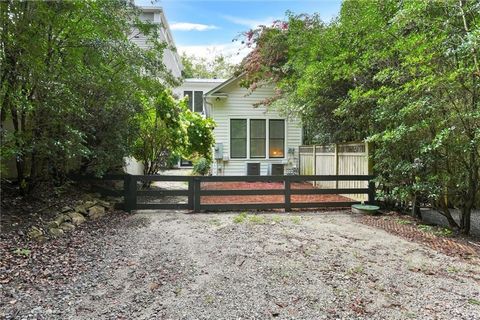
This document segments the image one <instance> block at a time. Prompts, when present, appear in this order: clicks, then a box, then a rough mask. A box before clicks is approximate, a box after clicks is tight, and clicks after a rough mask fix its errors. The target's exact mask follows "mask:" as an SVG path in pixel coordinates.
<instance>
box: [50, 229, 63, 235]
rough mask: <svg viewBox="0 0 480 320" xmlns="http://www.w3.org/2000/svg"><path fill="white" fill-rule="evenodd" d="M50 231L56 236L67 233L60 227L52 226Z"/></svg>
mask: <svg viewBox="0 0 480 320" xmlns="http://www.w3.org/2000/svg"><path fill="white" fill-rule="evenodd" d="M48 233H50V235H52V236H54V237H61V236H63V235H64V234H65V233H64V232H63V230H62V229H60V228H50V229H48Z"/></svg>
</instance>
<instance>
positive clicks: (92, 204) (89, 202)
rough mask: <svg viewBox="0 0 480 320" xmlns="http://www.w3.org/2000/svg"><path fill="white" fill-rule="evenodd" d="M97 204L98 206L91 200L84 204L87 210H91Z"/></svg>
mask: <svg viewBox="0 0 480 320" xmlns="http://www.w3.org/2000/svg"><path fill="white" fill-rule="evenodd" d="M95 204H96V201H92V200H89V201H85V202H84V203H83V206H84V207H85V208H86V209H90V208H91V207H93V206H94V205H95Z"/></svg>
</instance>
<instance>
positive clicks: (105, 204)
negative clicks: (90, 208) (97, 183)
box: [97, 200, 115, 211]
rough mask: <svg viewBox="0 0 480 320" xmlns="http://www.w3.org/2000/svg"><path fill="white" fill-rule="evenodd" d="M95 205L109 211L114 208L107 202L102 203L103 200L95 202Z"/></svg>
mask: <svg viewBox="0 0 480 320" xmlns="http://www.w3.org/2000/svg"><path fill="white" fill-rule="evenodd" d="M97 204H98V205H100V206H102V207H104V208H105V209H107V210H109V211H110V210H113V208H114V206H115V205H114V204H113V203H111V202H108V201H104V200H97Z"/></svg>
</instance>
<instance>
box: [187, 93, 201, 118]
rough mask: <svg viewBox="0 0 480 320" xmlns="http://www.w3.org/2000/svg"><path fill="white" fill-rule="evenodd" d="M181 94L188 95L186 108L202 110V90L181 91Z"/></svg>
mask: <svg viewBox="0 0 480 320" xmlns="http://www.w3.org/2000/svg"><path fill="white" fill-rule="evenodd" d="M183 96H184V97H188V102H187V104H188V109H190V110H192V111H195V112H200V113H201V112H203V91H183Z"/></svg>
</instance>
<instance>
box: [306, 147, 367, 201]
mask: <svg viewBox="0 0 480 320" xmlns="http://www.w3.org/2000/svg"><path fill="white" fill-rule="evenodd" d="M299 172H300V175H334V176H338V175H372V162H371V161H370V158H369V145H368V143H363V142H351V143H337V144H330V145H310V146H300V148H299ZM312 183H313V184H314V185H315V186H317V187H319V188H330V189H341V188H366V187H367V184H366V182H365V181H340V180H337V181H313V182H312ZM348 197H351V198H354V199H355V200H360V201H366V200H367V196H366V195H365V194H353V195H349V196H348Z"/></svg>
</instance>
